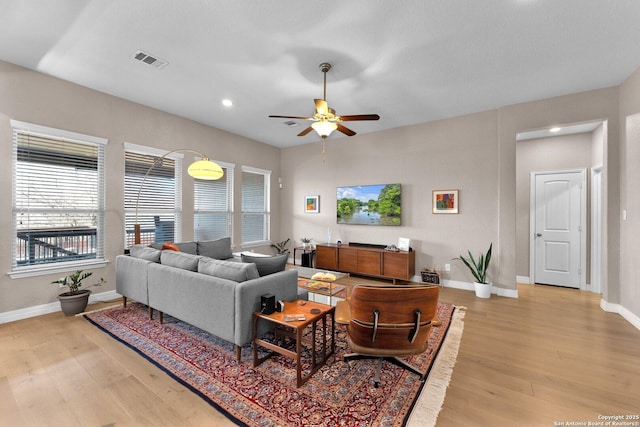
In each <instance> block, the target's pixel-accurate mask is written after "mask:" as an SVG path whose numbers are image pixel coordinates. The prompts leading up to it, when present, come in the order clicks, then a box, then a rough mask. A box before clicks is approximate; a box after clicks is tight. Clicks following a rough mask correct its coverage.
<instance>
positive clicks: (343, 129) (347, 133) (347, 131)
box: [336, 123, 356, 136]
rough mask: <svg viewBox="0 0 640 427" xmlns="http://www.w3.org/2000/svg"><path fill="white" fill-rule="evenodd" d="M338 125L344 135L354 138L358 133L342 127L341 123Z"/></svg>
mask: <svg viewBox="0 0 640 427" xmlns="http://www.w3.org/2000/svg"><path fill="white" fill-rule="evenodd" d="M336 124H337V125H338V130H339V131H340V132H342V133H344V134H345V135H347V136H353V135H355V134H356V133H355V132H354V131H352V130H351V129H349V128H347V127H344V126H342V125H341V124H340V123H336Z"/></svg>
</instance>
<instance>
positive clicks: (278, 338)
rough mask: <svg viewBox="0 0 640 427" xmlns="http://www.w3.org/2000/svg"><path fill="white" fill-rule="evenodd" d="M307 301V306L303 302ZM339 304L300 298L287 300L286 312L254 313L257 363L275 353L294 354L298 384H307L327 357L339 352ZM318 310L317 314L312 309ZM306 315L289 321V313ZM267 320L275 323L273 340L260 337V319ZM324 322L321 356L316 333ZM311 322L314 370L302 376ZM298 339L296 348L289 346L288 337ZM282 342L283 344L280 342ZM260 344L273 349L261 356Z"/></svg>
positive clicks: (255, 362) (292, 356)
mask: <svg viewBox="0 0 640 427" xmlns="http://www.w3.org/2000/svg"><path fill="white" fill-rule="evenodd" d="M301 304H304V305H301ZM335 309H336V308H335V307H332V306H329V305H325V304H319V303H315V302H311V301H302V300H296V301H291V302H285V304H284V311H282V312H275V313H272V314H263V313H261V312H256V313H254V315H253V366H254V367H255V366H258V365H260V364H261V363H262V362H264V361H265V360H267V359H268V358H270V357H271V356H273V354H274V352H275V353H278V354H282V355H283V356H287V357H290V358H292V359H294V360H295V361H296V386H297V387H300V386H301V385H303V384H304V383H306V382H307V381H308V380H309V378H311V376H312V375H313V374H315V373H316V371H317V370H318V369H320V368H321V367H322V366H323V365H324V364H325V363H326V362H327V358H328V357H329V356H331V355H332V354H333V352H334V351H335ZM312 310H314V311H316V310H318V312H317V313H315V312H314V313H312V312H311V311H312ZM329 314H330V315H331V343H330V345H329V346H327V315H329ZM297 315H304V317H305V319H304V320H298V321H287V320H286V317H288V316H297ZM260 320H262V321H267V322H270V323H272V324H273V334H274V339H273V342H269V341H266V340H264V339H262V338H258V337H257V331H258V323H259V321H260ZM318 322H322V331H321V333H322V348H321V356H322V357H318V356H320V355H317V350H316V332H317V330H318V327H317V324H318ZM309 325H311V340H310V341H311V343H310V344H311V369H310V371H309V373H308V374H307V375H306V376H303V375H302V364H301V358H302V341H303V340H302V338H303V337H302V333H303V331H304V330H305V328H306V327H307V326H309ZM285 338H290V339H294V340H295V343H296V345H295V351H293V350H290V349H289V348H286V347H285V344H286V339H285ZM279 343H281V345H279ZM258 345H260V346H262V347H264V348H266V349H269V350H271V352H270V353H269V354H267V355H266V356H265V357H262V358H259V357H258Z"/></svg>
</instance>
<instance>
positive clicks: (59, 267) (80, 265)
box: [7, 259, 109, 279]
mask: <svg viewBox="0 0 640 427" xmlns="http://www.w3.org/2000/svg"><path fill="white" fill-rule="evenodd" d="M107 265H109V261H107V260H105V259H101V260H100V259H96V260H91V261H76V262H65V263H59V264H50V265H46V266H37V267H35V266H32V267H19V268H16V269H15V270H13V271H10V272H8V273H7V275H8V276H9V277H10V278H12V279H22V278H24V277H34V276H44V275H45V274H54V273H68V272H69V271H72V270H87V269H94V268H104V267H106V266H107Z"/></svg>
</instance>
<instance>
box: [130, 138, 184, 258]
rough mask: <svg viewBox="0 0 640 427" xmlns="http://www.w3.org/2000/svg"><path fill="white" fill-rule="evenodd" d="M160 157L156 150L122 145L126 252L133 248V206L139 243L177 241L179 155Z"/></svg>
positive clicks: (180, 164) (180, 189)
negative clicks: (138, 225)
mask: <svg viewBox="0 0 640 427" xmlns="http://www.w3.org/2000/svg"><path fill="white" fill-rule="evenodd" d="M162 155H163V154H162V152H161V151H159V150H155V149H152V148H148V147H142V146H138V145H133V144H125V160H124V169H125V170H124V209H125V245H126V247H127V248H128V247H129V246H131V245H133V244H134V234H133V229H134V224H135V223H136V203H137V207H138V209H137V223H138V224H140V228H141V242H140V243H142V244H151V243H154V242H158V243H163V242H179V241H181V235H180V232H181V220H182V192H181V191H182V184H181V181H182V180H181V167H182V161H181V158H182V155H181V154H177V153H172V154H170V155H169V156H167V157H164V158H162ZM154 164H155V165H154ZM152 167H153V168H152ZM145 176H146V178H145ZM143 181H144V184H143ZM141 186H142V187H141ZM141 188H142V190H141ZM138 195H139V199H138Z"/></svg>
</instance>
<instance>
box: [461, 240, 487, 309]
mask: <svg viewBox="0 0 640 427" xmlns="http://www.w3.org/2000/svg"><path fill="white" fill-rule="evenodd" d="M492 248H493V243H491V244H490V245H489V250H488V251H487V253H486V254H482V253H480V257H479V258H478V260H477V261H476V259H475V258H474V257H473V254H472V253H471V251H467V252H468V253H469V259H466V258H465V257H463V256H462V255H460V256H459V257H458V258H454V259H458V260H460V261H462V262H463V263H464V265H466V266H467V268H468V269H469V271H471V274H472V275H473V278H474V279H475V282H473V285H474V287H475V291H476V296H477V297H479V298H490V297H491V282H487V270H488V269H489V262H490V261H491V249H492Z"/></svg>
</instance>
